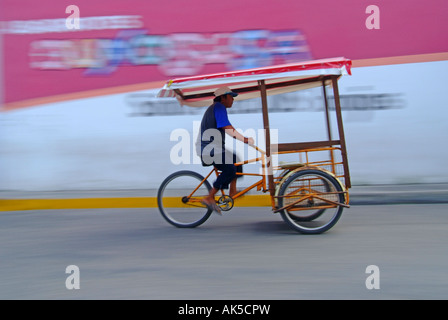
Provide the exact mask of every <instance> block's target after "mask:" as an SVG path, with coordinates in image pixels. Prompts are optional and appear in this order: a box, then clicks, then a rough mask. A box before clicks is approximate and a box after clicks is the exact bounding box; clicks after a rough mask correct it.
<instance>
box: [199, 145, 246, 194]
mask: <svg viewBox="0 0 448 320" xmlns="http://www.w3.org/2000/svg"><path fill="white" fill-rule="evenodd" d="M220 160H221V161H220ZM237 162H240V160H239V158H238V156H237V155H236V154H235V153H232V152H230V151H228V150H225V153H222V157H221V159H217V161H215V162H212V163H211V164H208V165H213V166H214V167H215V168H216V169H218V170H219V171H221V173H220V175H219V176H218V178H217V179H216V181H215V182H213V187H214V188H215V189H217V190H220V189H228V188H229V184H230V182H232V180H234V179H235V178H241V177H242V176H241V175H237V173H242V172H243V166H235V163H237Z"/></svg>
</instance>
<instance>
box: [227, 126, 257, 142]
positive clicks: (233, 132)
mask: <svg viewBox="0 0 448 320" xmlns="http://www.w3.org/2000/svg"><path fill="white" fill-rule="evenodd" d="M222 128H223V129H224V130H225V132H226V133H227V134H228V135H229V136H231V137H232V138H234V139H237V140H239V141H242V142H244V143H247V144H249V145H253V144H254V143H255V142H254V139H253V138H246V137H245V136H243V135H242V134H241V133H239V132H238V131H237V130H235V128H234V127H233V126H232V125H229V126H225V127H222Z"/></svg>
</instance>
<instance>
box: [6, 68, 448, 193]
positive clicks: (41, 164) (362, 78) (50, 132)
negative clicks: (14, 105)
mask: <svg viewBox="0 0 448 320" xmlns="http://www.w3.org/2000/svg"><path fill="white" fill-rule="evenodd" d="M447 71H448V61H441V62H431V63H416V64H402V65H392V66H382V67H364V68H355V69H353V75H352V76H351V77H349V76H346V77H344V78H342V79H341V80H340V82H339V85H340V93H341V95H343V96H344V95H345V96H346V95H354V94H370V95H372V94H373V95H375V94H390V96H386V98H385V101H381V102H380V103H379V106H381V105H382V104H384V105H385V106H389V107H390V108H387V109H377V108H376V109H375V108H373V110H365V109H363V110H360V111H354V110H347V111H344V112H343V118H344V128H345V134H346V140H347V147H348V156H349V165H350V171H351V176H352V184H354V185H356V184H383V183H432V182H448V169H447V166H446V163H447V160H448V151H447V145H448V144H447V141H446V140H447V138H448V103H447V102H446V93H445V92H446V83H445V82H444V81H443V80H442V74H444V73H446V72H447ZM142 93H143V94H148V92H142ZM328 93H329V94H331V89H330V90H328ZM315 94H318V93H311V95H308V96H307V95H306V94H305V95H302V96H300V97H301V98H300V99H301V100H299V101H297V102H294V101H295V100H294V99H295V98H294V96H293V97H292V98H291V99H289V100H291V101H292V102H291V101H289V102H288V103H297V106H298V107H297V110H298V111H297V110H296V111H292V112H275V113H272V114H271V118H270V119H271V128H278V129H279V131H278V136H279V141H280V142H286V141H306V140H307V139H309V138H310V139H313V140H316V139H315V138H317V139H319V138H325V131H323V130H324V127H323V123H324V122H323V121H324V118H323V117H324V116H323V113H322V112H316V111H315V102H316V101H317V100H316V98H315V97H314V95H315ZM319 94H320V92H319ZM394 94H400V95H399V96H397V97H396V98H391V97H394V96H392V95H394ZM128 98H129V94H117V95H111V96H103V97H97V98H90V99H82V100H76V101H69V102H61V103H55V104H48V105H43V106H36V107H32V108H26V109H21V110H16V111H9V112H3V113H1V114H0V190H24V191H25V190H27V191H47V190H109V189H110V190H112V189H151V188H157V187H158V186H159V185H160V183H161V182H162V180H163V179H164V178H165V177H166V176H167V175H168V174H170V173H171V172H174V171H176V170H180V169H190V170H196V171H200V172H204V169H203V168H202V167H201V166H200V165H197V164H196V165H192V164H190V165H179V166H176V165H173V164H172V163H171V161H170V150H171V149H172V148H173V146H175V145H176V144H177V142H176V141H170V134H171V132H172V131H173V130H175V129H178V128H185V129H187V130H189V131H190V132H192V131H193V122H194V121H200V119H201V114H202V112H203V111H202V110H199V111H198V112H196V113H193V114H190V115H165V116H138V115H136V114H135V112H134V111H135V109H133V108H132V107H131V106H130V105H129V104H128V102H127V101H128V100H127V99H128ZM275 99H277V97H276V98H275ZM282 99H284V98H280V100H272V99H270V103H280V104H281V103H286V102H285V100H282ZM390 99H392V100H393V101H389V100H390ZM250 103H251V104H253V103H255V104H256V103H258V102H257V101H252V102H250ZM377 103H378V101H376V102H375V101H374V102H372V105H374V104H377ZM347 104H348V102H347ZM363 104H364V106H365V105H366V103H365V102H364V103H363ZM367 105H368V104H367ZM342 107H343V109H344V101H343V106H342ZM352 107H353V106H352ZM355 107H356V105H355ZM179 108H180V107H179ZM184 108H185V107H184ZM237 108H238V102H236V103H235V106H234V107H233V109H235V110H237ZM304 110H307V111H304ZM230 120H231V121H232V123H233V125H234V126H235V127H238V128H242V129H248V128H252V129H255V130H256V129H259V128H261V127H262V119H261V115H260V114H259V113H250V114H231V115H230ZM333 127H334V125H333ZM248 170H249V171H252V170H255V171H256V170H258V167H256V168H255V167H254V166H252V167H249V168H248Z"/></svg>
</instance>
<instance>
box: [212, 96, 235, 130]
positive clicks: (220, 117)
mask: <svg viewBox="0 0 448 320" xmlns="http://www.w3.org/2000/svg"><path fill="white" fill-rule="evenodd" d="M214 113H215V119H216V128H217V129H219V128H223V127H226V126H230V125H231V124H230V121H229V118H228V116H227V109H226V107H225V106H224V105H223V104H222V103H220V102H217V103H216V104H215V108H214Z"/></svg>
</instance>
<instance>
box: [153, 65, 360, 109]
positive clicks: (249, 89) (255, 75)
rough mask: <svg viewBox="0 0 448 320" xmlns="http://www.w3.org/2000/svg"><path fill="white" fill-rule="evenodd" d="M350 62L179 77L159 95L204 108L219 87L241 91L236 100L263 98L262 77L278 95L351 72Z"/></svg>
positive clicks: (313, 85) (272, 93)
mask: <svg viewBox="0 0 448 320" xmlns="http://www.w3.org/2000/svg"><path fill="white" fill-rule="evenodd" d="M351 64H352V63H351V60H349V59H346V58H333V59H322V60H312V61H304V62H299V63H294V64H286V65H277V66H270V67H263V68H255V69H246V70H236V71H230V72H223V73H215V74H208V75H200V76H193V77H186V78H177V79H173V80H170V81H168V82H167V83H166V84H165V85H164V87H163V88H162V89H161V90H160V91H159V92H158V94H157V97H160V98H161V97H175V98H177V99H178V100H179V102H180V103H181V104H182V105H188V106H192V107H203V106H208V105H210V104H211V101H212V100H213V98H214V95H213V92H214V91H215V90H216V89H218V88H219V87H223V86H227V87H229V88H230V89H232V91H235V92H237V93H238V94H239V95H238V97H236V99H235V100H245V99H252V98H256V97H260V90H259V85H258V81H259V80H265V84H266V88H267V90H266V92H267V94H268V95H275V94H280V93H286V92H292V91H297V90H303V89H307V88H312V87H316V86H320V85H322V80H320V79H323V78H324V77H325V76H331V75H337V76H341V75H347V74H348V75H351Z"/></svg>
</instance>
